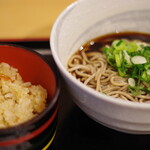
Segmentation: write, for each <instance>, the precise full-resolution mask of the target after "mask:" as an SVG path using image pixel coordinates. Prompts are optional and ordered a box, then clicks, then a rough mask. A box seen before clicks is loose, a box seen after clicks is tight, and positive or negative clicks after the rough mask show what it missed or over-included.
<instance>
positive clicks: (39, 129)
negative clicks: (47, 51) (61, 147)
mask: <svg viewBox="0 0 150 150" xmlns="http://www.w3.org/2000/svg"><path fill="white" fill-rule="evenodd" d="M0 62H6V63H8V64H9V65H10V66H12V67H15V68H17V69H18V71H19V73H20V75H21V76H22V78H23V80H24V81H29V82H31V83H32V84H34V85H37V84H40V85H42V86H43V87H44V88H45V89H46V90H47V92H48V99H47V107H46V108H45V110H44V111H43V112H41V113H40V114H38V115H37V116H36V117H34V118H33V119H31V120H30V121H27V122H25V123H23V124H20V125H17V126H14V127H9V128H5V129H0V149H1V150H3V149H6V148H9V149H10V150H11V149H17V148H19V150H22V149H23V150H24V149H25V150H28V149H35V150H38V149H42V148H44V147H45V148H47V147H49V146H50V144H51V142H52V140H53V138H54V135H55V130H56V124H57V117H56V116H57V111H58V108H57V101H58V97H59V92H60V85H59V81H58V77H57V75H56V73H54V71H53V70H52V69H51V67H50V64H48V63H47V62H46V60H45V59H44V58H43V56H42V55H40V54H38V53H36V52H35V51H33V50H29V49H27V48H23V47H18V46H12V45H0Z"/></svg>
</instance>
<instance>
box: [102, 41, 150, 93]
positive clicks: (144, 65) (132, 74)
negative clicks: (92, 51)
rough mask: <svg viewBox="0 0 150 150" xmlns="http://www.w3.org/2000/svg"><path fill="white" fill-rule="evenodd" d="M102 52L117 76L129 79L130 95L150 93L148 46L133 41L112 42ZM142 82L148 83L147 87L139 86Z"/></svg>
mask: <svg viewBox="0 0 150 150" xmlns="http://www.w3.org/2000/svg"><path fill="white" fill-rule="evenodd" d="M102 50H103V53H104V54H105V55H106V60H107V61H108V63H109V64H110V65H111V66H113V67H114V68H115V69H116V70H117V71H118V73H119V75H120V76H122V77H126V78H127V77H128V78H129V79H128V83H129V85H130V86H129V90H130V91H131V93H134V94H139V93H141V91H145V92H146V93H150V46H148V45H147V44H146V43H142V42H141V43H137V44H136V42H134V41H128V40H114V41H113V42H112V44H111V45H110V46H105V47H103V48H102ZM142 82H146V83H148V85H149V87H143V86H141V85H142ZM148 91H149V92H148Z"/></svg>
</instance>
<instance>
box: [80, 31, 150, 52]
mask: <svg viewBox="0 0 150 150" xmlns="http://www.w3.org/2000/svg"><path fill="white" fill-rule="evenodd" d="M115 39H128V40H140V41H143V42H147V43H150V34H147V33H141V32H121V33H111V34H106V35H103V36H100V37H97V38H95V39H92V40H90V41H88V42H87V43H85V44H84V45H83V46H82V47H83V49H88V50H89V51H99V50H100V48H101V47H103V46H104V45H106V44H108V45H109V44H111V42H112V41H113V40H115ZM89 51H88V52H89Z"/></svg>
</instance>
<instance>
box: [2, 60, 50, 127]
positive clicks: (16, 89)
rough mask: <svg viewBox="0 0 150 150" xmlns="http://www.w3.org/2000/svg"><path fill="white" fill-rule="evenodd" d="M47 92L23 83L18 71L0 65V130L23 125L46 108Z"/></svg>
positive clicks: (5, 65)
mask: <svg viewBox="0 0 150 150" xmlns="http://www.w3.org/2000/svg"><path fill="white" fill-rule="evenodd" d="M46 99H47V91H46V89H44V88H43V87H42V86H41V85H32V84H31V83H30V82H24V81H23V80H22V77H21V75H20V74H19V72H18V69H16V68H13V67H11V66H10V65H9V64H7V63H4V62H2V63H0V128H4V127H10V126H14V125H18V124H20V123H23V122H25V121H27V120H30V119H31V118H33V117H35V116H36V115H37V114H38V113H40V112H42V111H43V110H44V108H45V107H46Z"/></svg>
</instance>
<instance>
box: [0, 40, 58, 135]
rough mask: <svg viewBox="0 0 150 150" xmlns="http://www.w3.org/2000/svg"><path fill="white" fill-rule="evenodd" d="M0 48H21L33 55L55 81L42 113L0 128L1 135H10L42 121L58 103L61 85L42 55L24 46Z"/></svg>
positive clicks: (3, 44) (9, 45)
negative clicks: (52, 92) (46, 67)
mask: <svg viewBox="0 0 150 150" xmlns="http://www.w3.org/2000/svg"><path fill="white" fill-rule="evenodd" d="M0 46H8V47H14V48H21V49H22V50H23V51H27V52H29V53H31V54H34V55H35V56H38V57H40V59H41V60H42V61H44V62H45V63H46V65H48V67H49V68H50V70H51V72H52V73H53V75H54V79H55V81H56V89H55V92H54V95H53V96H52V98H51V101H50V103H49V104H48V105H47V107H46V108H45V109H44V110H43V111H42V112H40V113H39V114H37V115H36V116H35V117H33V118H31V120H27V121H25V122H23V123H21V124H18V125H15V126H10V127H5V128H0V132H1V133H9V132H10V133H12V132H15V131H16V130H20V129H22V128H24V127H26V129H28V127H30V125H32V124H34V123H36V122H37V121H39V120H40V119H42V118H43V117H44V116H45V115H46V114H47V113H48V112H49V111H50V110H51V109H53V107H54V106H55V104H57V102H58V98H59V95H60V89H61V85H60V79H59V74H58V73H57V72H56V71H54V69H53V67H52V66H51V65H50V63H49V62H48V61H47V59H46V58H45V57H44V56H43V55H41V54H40V53H38V52H36V51H34V50H33V49H31V48H28V47H25V46H20V45H17V44H7V43H0Z"/></svg>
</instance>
